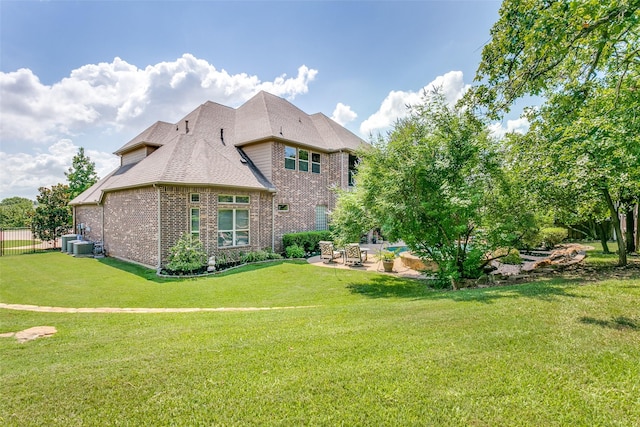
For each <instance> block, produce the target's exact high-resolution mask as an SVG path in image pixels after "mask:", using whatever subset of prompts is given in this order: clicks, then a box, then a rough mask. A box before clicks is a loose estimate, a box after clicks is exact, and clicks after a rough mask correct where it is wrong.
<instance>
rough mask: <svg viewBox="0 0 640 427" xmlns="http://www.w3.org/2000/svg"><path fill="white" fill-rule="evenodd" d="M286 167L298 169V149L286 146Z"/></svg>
mask: <svg viewBox="0 0 640 427" xmlns="http://www.w3.org/2000/svg"><path fill="white" fill-rule="evenodd" d="M284 167H285V169H292V170H296V149H295V148H293V147H284Z"/></svg>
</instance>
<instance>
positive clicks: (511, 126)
mask: <svg viewBox="0 0 640 427" xmlns="http://www.w3.org/2000/svg"><path fill="white" fill-rule="evenodd" d="M527 130H529V120H527V119H526V118H525V117H520V118H519V119H516V120H507V125H506V126H504V125H503V124H502V123H501V122H495V123H492V124H491V125H489V132H490V134H491V136H493V137H495V138H498V139H501V138H503V137H504V136H505V135H506V134H508V133H512V132H515V133H520V134H524V133H526V132H527Z"/></svg>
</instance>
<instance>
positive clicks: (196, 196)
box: [191, 193, 200, 203]
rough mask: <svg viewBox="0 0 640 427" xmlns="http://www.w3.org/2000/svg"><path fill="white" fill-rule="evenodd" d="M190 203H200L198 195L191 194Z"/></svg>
mask: <svg viewBox="0 0 640 427" xmlns="http://www.w3.org/2000/svg"><path fill="white" fill-rule="evenodd" d="M191 203H200V194H198V193H191Z"/></svg>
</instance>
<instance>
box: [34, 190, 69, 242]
mask: <svg viewBox="0 0 640 427" xmlns="http://www.w3.org/2000/svg"><path fill="white" fill-rule="evenodd" d="M38 191H39V192H40V194H39V195H38V196H36V201H37V203H38V206H37V207H36V209H35V213H34V215H33V221H32V223H31V228H32V230H33V234H34V236H36V237H37V238H39V239H40V240H43V241H47V242H48V241H55V239H57V238H58V237H60V236H62V235H63V234H65V233H67V232H69V229H70V228H71V226H72V224H71V221H72V216H71V208H70V207H69V187H68V186H67V185H65V184H57V185H54V186H53V187H51V188H47V187H40V188H39V189H38Z"/></svg>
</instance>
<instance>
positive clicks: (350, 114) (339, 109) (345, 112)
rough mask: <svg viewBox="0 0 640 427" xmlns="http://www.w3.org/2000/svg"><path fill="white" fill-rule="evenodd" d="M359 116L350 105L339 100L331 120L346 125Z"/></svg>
mask: <svg viewBox="0 0 640 427" xmlns="http://www.w3.org/2000/svg"><path fill="white" fill-rule="evenodd" d="M356 117H358V115H357V114H356V113H355V112H354V111H353V110H351V107H350V106H349V105H344V104H343V103H342V102H338V105H336V108H335V110H333V114H332V115H331V120H333V121H334V122H336V123H338V124H339V125H341V126H344V125H346V124H347V123H350V122H352V121H354V120H355V119H356Z"/></svg>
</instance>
